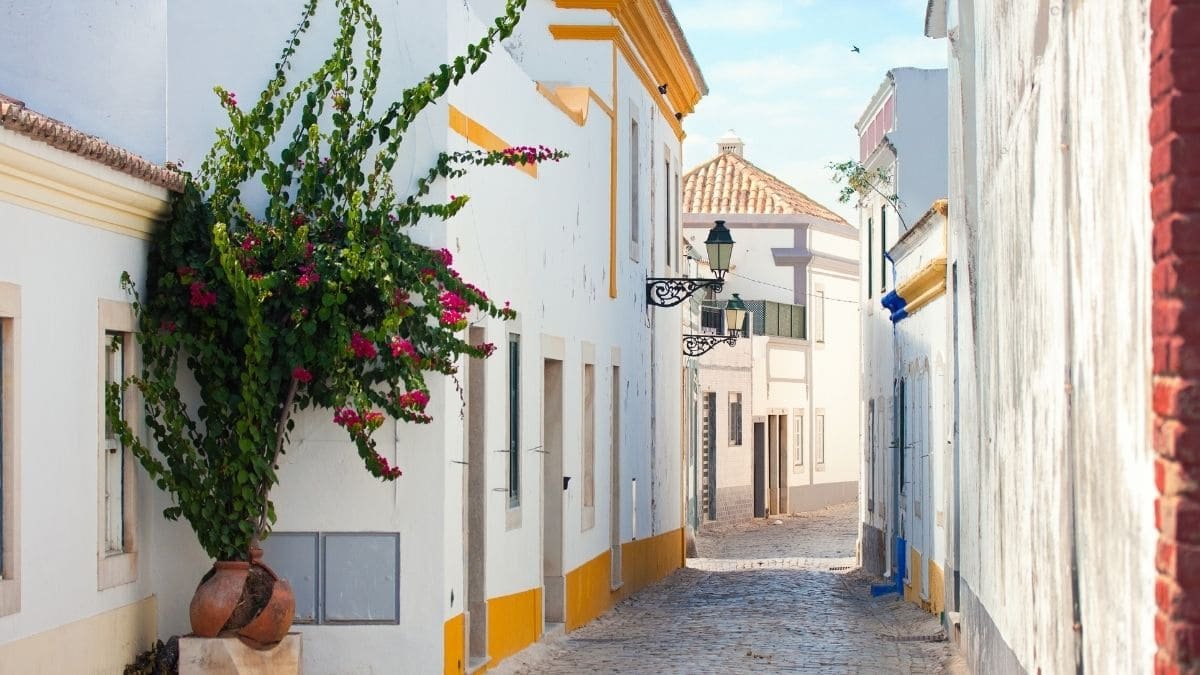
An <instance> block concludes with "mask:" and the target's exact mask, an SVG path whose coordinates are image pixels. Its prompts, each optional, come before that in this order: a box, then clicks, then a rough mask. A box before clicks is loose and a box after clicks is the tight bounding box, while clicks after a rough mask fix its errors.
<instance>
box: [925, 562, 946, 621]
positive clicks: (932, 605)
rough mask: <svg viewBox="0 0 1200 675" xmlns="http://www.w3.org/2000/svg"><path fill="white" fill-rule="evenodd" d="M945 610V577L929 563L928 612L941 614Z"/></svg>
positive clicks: (940, 569) (933, 563)
mask: <svg viewBox="0 0 1200 675" xmlns="http://www.w3.org/2000/svg"><path fill="white" fill-rule="evenodd" d="M945 610H946V575H945V574H944V573H943V572H942V568H941V567H939V566H938V564H937V563H935V562H933V561H932V560H930V561H929V611H930V612H933V613H934V614H941V613H942V612H944V611H945Z"/></svg>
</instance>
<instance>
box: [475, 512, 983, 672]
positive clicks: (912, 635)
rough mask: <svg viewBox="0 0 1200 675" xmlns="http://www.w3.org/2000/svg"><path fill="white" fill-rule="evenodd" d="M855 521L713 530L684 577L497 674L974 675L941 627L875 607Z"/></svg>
mask: <svg viewBox="0 0 1200 675" xmlns="http://www.w3.org/2000/svg"><path fill="white" fill-rule="evenodd" d="M856 513H857V511H856V508H855V505H854V504H844V505H840V506H835V507H831V508H828V509H824V510H822V511H814V512H810V513H805V514H797V515H793V516H782V517H780V518H778V519H771V520H756V521H749V522H739V523H713V524H710V525H706V526H705V527H704V529H703V530H702V532H701V533H700V536H699V537H697V542H696V545H697V551H698V553H699V555H700V556H701V557H700V558H693V559H689V560H688V566H687V568H686V569H682V570H679V571H678V572H676V573H675V574H673V575H671V576H670V577H668V578H667V579H664V580H663V581H660V582H659V583H657V584H655V585H653V586H651V587H650V588H647V589H645V590H643V591H642V592H641V593H638V594H637V595H635V596H634V597H632V598H630V599H628V600H626V601H624V602H622V603H620V604H618V605H617V606H616V607H614V608H613V609H612V610H611V611H609V612H608V613H607V614H605V615H603V616H601V617H600V618H598V619H596V620H595V621H593V622H592V623H590V624H588V625H587V626H584V627H583V628H580V629H579V630H577V631H574V632H572V633H570V634H567V635H557V636H550V637H548V638H546V639H545V640H543V641H542V642H540V643H538V644H536V645H533V646H531V647H529V648H528V649H526V650H525V651H523V652H521V653H520V654H517V655H515V656H513V657H512V658H510V659H507V660H505V661H504V662H502V663H501V664H499V665H498V667H497V668H496V669H495V670H494V671H493V672H496V673H593V672H598V673H777V672H779V673H782V672H799V673H837V674H840V673H864V674H865V673H961V672H966V670H965V668H964V667H963V666H962V662H961V660H960V659H959V658H958V657H957V656H955V655H954V654H953V652H952V649H951V647H950V646H949V643H947V642H945V641H944V640H943V639H942V632H941V626H940V625H939V624H938V621H937V619H936V618H934V617H932V616H930V615H929V614H926V613H925V612H923V611H921V610H920V609H918V608H916V607H915V606H913V605H911V604H908V603H904V602H902V601H900V600H898V599H896V596H894V595H892V596H889V597H885V598H878V599H872V598H871V597H870V592H869V589H870V583H871V579H870V578H869V577H868V576H867V575H866V574H864V573H863V572H861V571H860V570H857V569H856V568H855V558H854V545H855V529H856V528H855V521H856ZM775 520H780V521H782V522H781V523H780V524H776V523H775ZM935 640H936V641H935Z"/></svg>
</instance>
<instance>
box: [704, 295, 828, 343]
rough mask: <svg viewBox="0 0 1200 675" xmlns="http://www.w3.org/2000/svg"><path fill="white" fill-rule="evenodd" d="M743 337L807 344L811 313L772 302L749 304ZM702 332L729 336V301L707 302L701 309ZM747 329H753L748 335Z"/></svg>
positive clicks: (798, 307)
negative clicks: (780, 339)
mask: <svg viewBox="0 0 1200 675" xmlns="http://www.w3.org/2000/svg"><path fill="white" fill-rule="evenodd" d="M745 303H746V309H747V310H749V311H748V312H747V313H746V323H745V325H743V326H742V330H743V331H744V332H743V335H771V336H775V337H786V338H794V339H797V340H804V339H807V337H808V312H807V309H806V308H805V306H804V305H789V304H786V303H782V302H772V301H770V300H746V301H745ZM700 329H701V332H704V333H711V334H715V335H724V334H725V332H726V331H725V301H723V300H706V301H704V303H703V305H702V306H701V308H700ZM747 329H753V330H752V331H750V332H745V331H747Z"/></svg>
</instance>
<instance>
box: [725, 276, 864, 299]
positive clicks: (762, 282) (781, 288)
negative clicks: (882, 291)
mask: <svg viewBox="0 0 1200 675" xmlns="http://www.w3.org/2000/svg"><path fill="white" fill-rule="evenodd" d="M725 274H727V275H729V276H734V277H737V278H739V279H745V280H746V281H749V282H752V283H756V284H760V285H762V286H770V287H771V288H778V289H780V290H784V291H792V289H791V288H790V287H788V286H780V285H779V284H773V283H770V282H768V281H759V280H758V279H751V278H750V277H748V276H746V275H744V274H738V273H737V272H734V271H732V270H731V271H729V272H726V273H725ZM793 292H794V291H793ZM805 295H807V296H808V297H810V298H816V297H823V298H824V299H826V300H830V301H833V302H846V303H850V304H852V305H861V304H862V302H861V301H859V300H847V299H845V298H831V297H829V296H828V295H826V296H818V295H817V294H816V293H805Z"/></svg>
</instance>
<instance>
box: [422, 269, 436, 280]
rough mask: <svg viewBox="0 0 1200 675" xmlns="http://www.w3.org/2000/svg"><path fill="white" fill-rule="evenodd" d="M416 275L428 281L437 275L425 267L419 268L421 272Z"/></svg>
mask: <svg viewBox="0 0 1200 675" xmlns="http://www.w3.org/2000/svg"><path fill="white" fill-rule="evenodd" d="M418 276H420V277H421V281H429V280H431V279H433V278H434V277H435V276H437V273H436V272H434V271H433V270H431V269H429V268H428V267H426V268H425V269H423V270H421V273H420V274H419V275H418Z"/></svg>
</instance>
